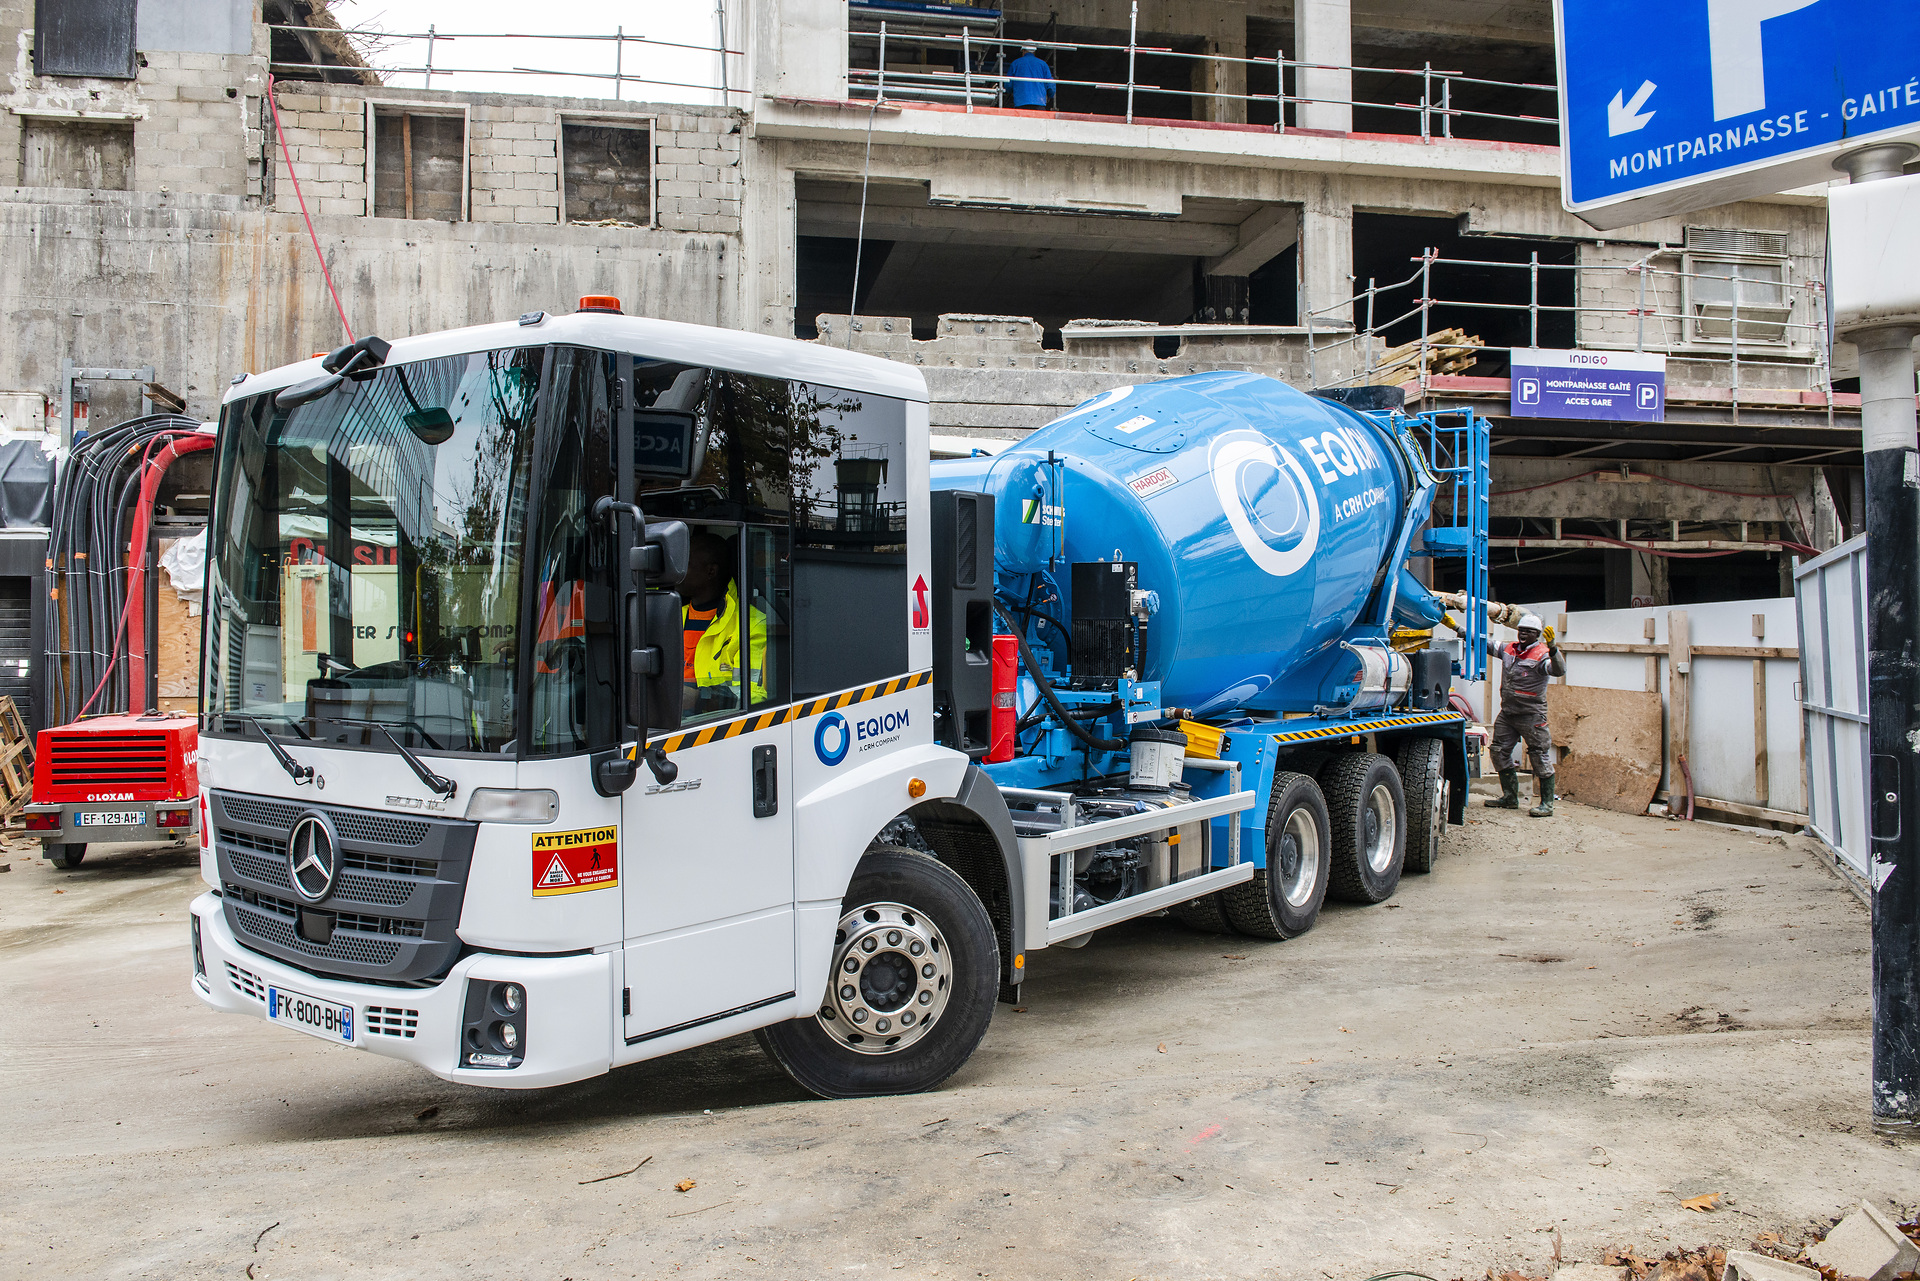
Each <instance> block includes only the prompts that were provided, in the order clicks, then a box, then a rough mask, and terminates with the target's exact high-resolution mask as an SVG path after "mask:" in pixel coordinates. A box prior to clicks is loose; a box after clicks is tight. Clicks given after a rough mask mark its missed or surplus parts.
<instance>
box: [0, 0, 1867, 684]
mask: <svg viewBox="0 0 1920 1281" xmlns="http://www.w3.org/2000/svg"><path fill="white" fill-rule="evenodd" d="M47 13H55V14H56V15H57V16H56V17H54V18H48V19H46V20H44V21H40V22H39V23H38V25H36V14H41V15H45V14H47ZM75 15H82V16H84V17H85V19H86V20H85V21H84V22H82V21H79V20H78V19H77V18H76V17H75ZM721 17H722V18H723V19H724V27H723V32H724V35H723V36H722V29H719V28H717V30H716V50H718V49H719V48H721V47H722V46H721V44H720V41H721V40H722V39H724V47H725V48H726V49H728V50H730V52H715V53H710V54H707V55H692V58H693V61H692V64H691V65H696V66H698V67H700V68H706V69H707V71H706V72H705V74H707V75H708V76H709V77H710V80H711V82H712V84H713V88H714V90H715V91H716V92H715V94H714V96H715V97H718V98H723V99H724V101H725V105H715V106H704V107H693V106H684V105H675V104H661V103H647V102H635V101H634V100H633V96H632V94H633V86H632V85H630V84H628V83H627V79H614V78H613V77H611V76H607V77H600V78H598V79H597V80H596V79H593V78H585V79H582V80H580V81H579V83H580V84H582V85H583V86H586V89H585V91H584V94H583V96H580V97H570V98H558V97H551V96H533V95H518V96H514V95H502V94H494V93H476V92H467V91H463V90H461V89H460V88H459V87H458V86H459V85H460V83H461V79H460V77H459V76H457V75H456V76H447V75H442V74H435V75H432V76H427V77H423V76H416V75H412V74H402V73H381V72H377V71H375V70H374V69H372V68H370V67H368V66H367V65H365V63H364V61H363V60H362V58H361V56H360V54H359V53H358V52H356V47H355V44H354V43H353V41H351V40H350V39H348V38H347V37H346V36H345V35H343V34H342V33H341V32H340V31H339V30H338V29H337V26H335V25H334V24H333V23H332V20H331V19H330V18H329V17H327V15H326V14H325V12H324V5H314V4H311V3H309V2H308V0H137V3H136V0H69V2H68V3H64V4H61V5H52V4H49V3H46V2H45V0H42V2H41V3H39V4H35V3H33V0H0V40H4V41H6V42H7V44H8V46H9V47H13V48H15V49H16V51H17V52H16V61H15V65H14V67H13V70H12V74H11V75H10V77H9V79H8V83H7V92H6V93H5V95H4V101H5V105H6V111H5V113H4V114H0V131H4V133H3V135H0V141H3V143H4V145H5V146H6V147H8V148H11V154H12V155H13V156H15V157H16V160H15V163H16V165H17V171H16V176H15V183H16V184H17V185H14V186H12V187H11V188H9V189H6V190H4V191H0V304H3V305H4V306H5V308H6V310H7V312H8V314H9V315H10V317H11V318H12V320H13V332H14V335H15V341H14V342H13V343H11V344H10V345H9V346H8V347H7V348H6V349H5V350H4V351H0V391H4V392H5V393H7V395H6V396H5V398H4V399H3V400H0V413H4V414H5V416H6V419H7V426H8V427H9V428H11V429H14V430H16V431H20V430H24V431H28V432H40V431H45V432H46V433H47V434H48V435H49V436H50V437H53V438H58V437H59V436H61V435H62V434H63V433H64V432H67V431H70V430H71V429H72V425H73V424H76V423H78V424H80V425H82V426H84V417H83V416H84V415H87V414H91V415H94V416H101V415H106V416H125V415H126V414H128V413H131V412H137V411H138V409H139V407H140V400H139V397H140V396H141V394H142V393H143V392H145V393H147V394H148V395H149V396H151V395H154V394H162V395H164V394H167V393H171V394H172V395H173V396H175V397H177V398H178V399H179V400H180V401H181V402H183V403H184V406H185V408H186V410H187V412H190V413H195V414H202V415H211V414H212V413H213V411H214V409H215V407H216V406H217V404H218V401H219V397H220V395H221V392H222V390H223V389H224V387H225V386H226V384H227V382H228V381H229V379H231V378H232V377H233V376H234V375H235V374H238V373H241V372H244V371H247V370H257V369H262V368H266V367H269V366H272V365H276V364H280V363H283V362H286V361H288V360H292V359H296V358H299V357H304V356H305V355H307V354H308V353H310V352H312V351H316V350H320V349H323V348H328V347H331V346H334V345H336V344H337V343H338V342H340V341H343V340H344V339H343V329H342V326H343V318H344V319H348V320H350V321H351V323H352V326H353V328H354V330H355V331H356V332H357V333H361V334H366V333H378V334H384V335H396V334H401V333H410V332H420V331H426V330H432V329H440V328H447V327H452V326H458V325H463V324H468V323H477V322H483V321H492V320H498V319H503V318H507V317H511V316H514V315H517V314H520V313H522V312H525V311H529V310H534V309H539V308H549V309H556V308H565V307H567V306H569V305H570V304H571V302H572V300H573V299H574V298H575V297H577V296H579V295H581V294H586V293H612V294H617V295H619V296H620V297H621V298H623V299H624V300H625V303H626V306H627V307H628V309H629V310H632V311H638V312H644V313H646V314H650V315H656V316H661V317H664V318H668V319H673V320H683V321H692V322H697V323H701V324H709V325H719V326H726V327H732V328H739V329H745V330H750V331H753V332H757V333H763V334H777V335H791V336H793V337H796V338H800V339H806V340H812V341H818V342H827V343H833V344H836V345H845V346H850V347H852V348H854V349H856V350H863V351H869V352H873V353H875V354H880V355H885V356H887V357H889V358H891V359H894V360H899V361H902V362H907V363H911V364H913V365H915V366H917V367H919V368H921V369H922V370H923V371H924V373H925V375H926V378H927V382H928V385H929V387H930V388H931V390H932V393H933V397H934V401H935V405H934V410H933V422H934V433H935V438H936V447H937V448H939V449H941V450H945V451H948V452H965V451H968V450H972V449H986V450H989V451H991V450H994V449H996V448H998V447H999V445H1000V443H1001V442H1005V441H1007V440H1010V439H1014V438H1017V437H1018V436H1019V435H1021V434H1022V433H1023V432H1025V431H1027V430H1030V429H1032V428H1034V427H1036V426H1039V425H1040V424H1042V423H1044V422H1046V421H1048V420H1049V419H1050V418H1052V417H1054V416H1055V415H1057V414H1058V413H1059V412H1060V411H1062V410H1063V409H1065V408H1067V407H1069V406H1071V405H1073V404H1075V403H1077V402H1079V401H1081V400H1083V399H1085V398H1086V397H1088V396H1091V395H1093V394H1096V393H1098V392H1100V391H1102V390H1105V389H1107V388H1109V387H1112V386H1114V385H1116V384H1120V383H1127V382H1140V381H1146V380H1150V379H1155V378H1160V377H1166V376H1172V375H1177V374H1184V373H1188V372H1198V371H1204V370H1212V369H1248V370H1254V371H1258V372H1261V373H1266V374H1270V375H1272V376H1274V377H1277V378H1281V379H1284V380H1286V381H1288V382H1290V383H1293V384H1294V385H1296V386H1300V387H1303V388H1310V389H1330V388H1337V387H1351V386H1356V385H1362V384H1379V383H1393V384H1399V385H1402V386H1404V387H1405V389H1406V394H1407V396H1408V399H1409V402H1410V403H1412V404H1415V405H1417V406H1419V407H1422V408H1433V407H1447V406H1457V407H1462V408H1465V407H1471V408H1473V409H1476V410H1478V411H1480V412H1483V413H1486V414H1488V415H1490V416H1491V417H1492V418H1493V421H1494V485H1493V488H1494V490H1495V498H1494V500H1493V504H1494V505H1493V524H1492V534H1493V537H1494V542H1495V545H1496V547H1497V548H1498V549H1499V550H1498V551H1497V553H1496V557H1495V564H1494V569H1493V594H1494V595H1495V596H1497V597H1501V598H1504V599H1510V600H1539V599H1560V598H1564V599H1566V600H1567V601H1568V602H1569V604H1570V606H1572V607H1574V608H1608V607H1616V606H1627V605H1629V604H1636V603H1643V604H1664V603H1669V602H1671V603H1688V602H1692V601H1701V600H1714V599H1732V598H1745V597H1753V596H1765V595H1778V594H1784V593H1785V590H1786V584H1787V582H1788V571H1789V568H1790V565H1791V561H1792V558H1793V556H1794V555H1795V554H1797V552H1796V549H1800V550H1801V551H1804V549H1805V548H1807V547H1809V546H1810V547H1816V548H1824V547H1827V546H1830V545H1832V544H1833V543H1834V542H1835V541H1836V540H1838V539H1839V538H1841V537H1843V536H1844V535H1845V534H1846V533H1847V532H1849V531H1853V530H1857V527H1858V523H1859V518H1860V510H1861V506H1862V501H1861V486H1860V479H1859V477H1860V472H1859V465H1860V453H1859V449H1860V438H1859V409H1858V396H1857V394H1854V392H1855V384H1854V383H1853V382H1852V381H1851V378H1852V370H1851V368H1850V362H1851V355H1850V353H1849V351H1848V349H1847V348H1844V347H1837V348H1830V347H1829V344H1828V342H1827V339H1826V329H1825V318H1826V306H1825V300H1824V297H1823V294H1822V291H1821V288H1820V282H1821V280H1822V277H1823V262H1824V253H1825V248H1824V227H1825V196H1824V192H1823V190H1820V189H1809V190H1804V191H1800V192H1794V193H1789V194H1786V195H1782V196H1778V197H1773V198H1769V199H1765V200H1754V201H1748V202H1743V203H1740V204H1735V205H1729V206H1725V207H1722V208H1718V209H1713V210H1709V211H1706V212H1703V213H1700V214H1697V215H1693V216H1690V217H1687V218H1676V219H1667V220H1661V221H1657V222H1652V223H1647V224H1644V225H1641V226H1636V227H1631V228H1626V229H1623V230H1620V231H1616V232H1610V233H1606V234H1601V233H1597V232H1596V231H1594V230H1593V229H1592V228H1591V227H1589V226H1587V225H1586V224H1584V223H1582V222H1580V221H1579V220H1578V219H1576V218H1574V217H1573V216H1572V215H1570V214H1568V213H1566V212H1565V211H1564V210H1563V209H1562V208H1561V205H1560V200H1559V192H1558V183H1559V172H1560V156H1559V149H1558V146H1557V137H1558V125H1557V111H1558V105H1557V104H1558V99H1557V91H1556V90H1555V88H1554V81H1555V62H1554V49H1553V32H1552V22H1551V4H1550V3H1549V2H1548V0H1396V2H1395V3H1391V4H1389V3H1386V2H1385V0H1255V2H1252V3H1233V2H1231V0H1140V2H1138V3H1135V0H1056V2H1055V3H1050V4H1048V5H1037V6H1024V7H1023V6H1022V5H1020V4H1017V3H1010V4H1008V6H1007V7H1005V8H1001V9H992V8H986V7H983V6H978V5H961V4H915V3H909V2H907V0H753V2H752V3H751V4H741V3H739V0H736V5H735V7H733V8H730V9H727V10H725V11H724V12H723V14H722V15H721ZM449 21H452V17H451V15H450V17H449ZM1029 44H1031V45H1032V46H1033V47H1034V53H1033V56H1035V57H1037V58H1038V59H1039V60H1040V61H1041V62H1043V63H1045V64H1046V67H1047V70H1046V73H1045V77H1046V78H1045V80H1044V81H1042V80H1040V79H1038V78H1037V77H1035V76H1034V75H1033V74H1032V73H1031V68H1030V67H1029V71H1028V74H1027V75H1026V76H1025V78H1024V79H1022V80H1016V79H1015V78H1013V76H1012V75H1011V72H1012V70H1013V69H1012V63H1013V61H1014V60H1015V59H1017V58H1018V57H1020V56H1021V54H1022V52H1023V46H1025V45H1029ZM509 61H511V59H510V58H503V59H502V63H503V64H504V63H506V62H509ZM632 79H636V80H637V77H632ZM425 84H437V85H443V86H444V85H448V84H451V85H452V86H453V87H451V88H445V87H436V88H427V87H420V86H424V85H425ZM1036 86H1038V89H1037V90H1036ZM643 91H644V87H643ZM1036 91H1038V92H1039V93H1040V95H1041V97H1042V98H1043V99H1044V101H1042V102H1041V103H1040V104H1039V105H1027V106H1016V105H1014V103H1015V101H1016V100H1019V101H1023V102H1030V100H1031V99H1032V98H1033V96H1034V94H1035V93H1036ZM586 94H590V95H592V96H585V95H586ZM296 180H297V181H296ZM303 204H304V212H305V215H306V216H307V217H310V219H311V227H312V234H311V237H310V235H309V231H308V225H307V222H306V221H305V218H303ZM316 248H317V249H318V251H319V258H316ZM322 258H323V259H324V261H325V263H326V265H327V268H328V271H327V272H326V273H323V272H322V271H321V270H320V259H322ZM1534 347H1538V348H1553V349H1574V350H1591V351H1636V352H1647V353H1654V354H1658V355H1662V356H1664V357H1665V358H1666V360H1667V398H1666V410H1665V413H1664V416H1663V419H1662V420H1661V421H1657V422H1635V423H1619V422H1603V421H1601V422H1597V421H1575V420H1565V421H1563V420H1556V419H1544V418H1522V417H1514V416H1511V415H1510V413H1509V394H1510V391H1509V372H1510V355H1511V352H1512V351H1513V350H1514V349H1517V348H1534ZM148 370H150V371H151V372H150V373H146V374H145V376H144V378H141V377H134V376H133V375H139V374H141V373H143V372H144V371H148ZM107 374H121V375H129V377H125V378H109V377H106V376H105V375H107ZM147 383H151V384H154V385H156V390H155V391H148V389H147V388H146V386H145V385H144V384H147ZM36 418H37V420H36ZM13 532H14V533H15V535H16V541H18V540H19V539H26V540H28V542H29V543H30V540H31V538H32V534H33V531H32V530H31V528H26V529H20V530H16V531H13ZM15 559H17V560H19V561H20V562H21V564H20V565H17V566H16V565H12V564H11V562H9V563H8V564H7V565H0V571H5V572H7V573H15V572H17V573H20V574H25V573H26V572H27V569H26V568H22V566H28V565H29V563H30V562H31V560H32V555H31V554H30V548H29V551H28V552H26V553H23V554H22V555H21V556H20V557H16V558H15ZM0 594H4V593H0ZM23 640H24V638H23ZM0 648H4V645H0ZM5 657H6V655H5V654H0V659H4V658H5Z"/></svg>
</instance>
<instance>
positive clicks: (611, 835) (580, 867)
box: [533, 827, 620, 898]
mask: <svg viewBox="0 0 1920 1281" xmlns="http://www.w3.org/2000/svg"><path fill="white" fill-rule="evenodd" d="M619 883H620V829H619V828H616V827H585V828H581V829H580V830H579V831H577V832H536V833H534V837H533V894H534V897H535V898H540V897H542V896H544V895H548V894H577V893H579V892H580V891H581V890H604V889H606V888H608V887H609V886H613V885H618V884H619Z"/></svg>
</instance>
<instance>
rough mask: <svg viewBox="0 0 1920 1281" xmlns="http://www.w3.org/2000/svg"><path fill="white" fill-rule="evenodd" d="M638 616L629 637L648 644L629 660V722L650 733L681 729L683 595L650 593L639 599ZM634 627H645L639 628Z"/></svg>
mask: <svg viewBox="0 0 1920 1281" xmlns="http://www.w3.org/2000/svg"><path fill="white" fill-rule="evenodd" d="M634 605H635V606H636V607H637V608H636V612H641V611H644V614H643V617H641V618H636V619H633V620H632V622H631V623H630V624H629V626H628V628H627V634H628V635H629V636H630V637H633V638H634V639H636V640H637V639H639V638H641V637H645V638H646V642H647V643H646V644H644V645H640V646H637V647H636V648H634V649H633V650H632V651H631V653H630V654H629V655H628V658H627V671H628V680H627V720H628V722H629V723H631V724H633V725H635V726H638V727H640V728H641V729H643V730H645V731H647V732H649V733H657V732H660V731H669V732H670V731H672V730H676V729H679V728H680V717H681V706H680V700H681V687H682V683H683V682H682V680H681V676H682V670H681V660H680V646H679V645H678V644H677V643H669V642H677V641H678V638H679V636H680V626H681V623H680V594H679V593H678V592H648V593H647V594H646V595H645V596H642V597H635V598H634ZM633 624H641V625H640V626H635V625H633Z"/></svg>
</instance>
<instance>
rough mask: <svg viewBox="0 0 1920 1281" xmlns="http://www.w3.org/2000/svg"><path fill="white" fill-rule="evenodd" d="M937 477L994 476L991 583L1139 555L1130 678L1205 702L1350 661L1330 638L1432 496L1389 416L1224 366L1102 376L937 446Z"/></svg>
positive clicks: (1020, 585)
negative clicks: (1005, 428)
mask: <svg viewBox="0 0 1920 1281" xmlns="http://www.w3.org/2000/svg"><path fill="white" fill-rule="evenodd" d="M933 485H934V487H935V488H937V489H947V488H958V489H970V490H981V491H984V492H988V493H991V494H993V495H994V498H995V516H994V519H995V526H996V528H995V539H994V544H995V559H996V565H995V568H996V578H997V583H998V587H999V590H1000V592H1001V594H1002V595H1003V596H1009V597H1012V598H1014V599H1020V598H1022V597H1023V596H1024V594H1025V592H1026V591H1027V589H1028V587H1029V585H1030V584H1031V583H1032V581H1033V580H1032V579H1031V578H1029V577H1027V576H1028V575H1033V574H1045V575H1046V576H1047V581H1049V582H1050V583H1052V584H1053V585H1054V587H1055V588H1056V590H1057V591H1058V592H1059V594H1060V595H1062V596H1065V595H1066V594H1067V592H1068V591H1069V589H1070V581H1071V572H1070V570H1069V568H1068V567H1069V566H1070V565H1071V564H1073V563H1074V562H1076V561H1097V560H1115V559H1119V560H1127V561H1136V562H1138V564H1139V570H1140V579H1139V585H1140V587H1141V588H1142V589H1144V590H1148V591H1152V592H1154V593H1156V594H1157V595H1158V597H1159V607H1158V611H1157V612H1156V613H1155V614H1154V615H1153V617H1152V619H1151V623H1150V626H1149V629H1148V639H1147V644H1146V652H1145V656H1144V662H1143V667H1142V670H1141V679H1143V680H1149V681H1159V682H1160V684H1161V688H1160V699H1161V704H1162V705H1163V706H1168V707H1188V708H1193V709H1195V710H1196V711H1198V712H1200V713H1202V714H1205V713H1208V712H1218V711H1225V710H1227V709H1230V708H1250V709H1262V708H1266V709H1273V710H1292V709H1295V708H1299V707H1302V706H1311V705H1312V704H1313V703H1314V701H1316V700H1317V699H1321V698H1324V697H1326V696H1327V689H1328V688H1329V686H1330V683H1331V684H1338V683H1339V682H1340V679H1341V674H1342V673H1344V672H1348V671H1350V670H1351V669H1354V668H1355V667H1356V666H1357V663H1356V660H1355V659H1354V658H1353V657H1352V656H1350V655H1346V654H1341V653H1338V652H1337V646H1338V644H1339V642H1340V640H1341V639H1342V638H1343V637H1344V636H1346V634H1347V633H1348V630H1349V629H1350V628H1351V627H1352V626H1353V625H1354V623H1355V621H1356V620H1357V619H1358V618H1359V616H1360V613H1361V610H1362V609H1363V607H1365V605H1366V604H1367V601H1368V598H1369V597H1370V596H1371V595H1372V593H1373V590H1374V586H1375V583H1376V580H1377V579H1380V577H1381V576H1380V571H1381V570H1382V568H1383V567H1387V560H1388V557H1389V556H1390V555H1392V554H1393V552H1394V551H1395V549H1396V547H1397V546H1398V540H1399V537H1400V533H1401V530H1402V529H1403V528H1404V527H1405V526H1406V524H1407V523H1408V522H1409V521H1411V522H1412V523H1414V524H1416V525H1417V524H1418V523H1419V522H1421V521H1423V520H1424V519H1425V517H1426V508H1427V506H1428V504H1429V503H1430V502H1431V500H1432V482H1431V478H1430V476H1429V475H1428V474H1427V472H1426V469H1425V467H1424V464H1422V463H1420V462H1419V461H1418V458H1417V454H1415V455H1412V456H1410V450H1409V448H1407V447H1403V445H1402V443H1401V439H1400V438H1399V437H1398V436H1397V435H1396V433H1395V432H1394V431H1392V430H1391V429H1389V428H1386V427H1384V426H1382V425H1380V424H1379V423H1377V422H1375V421H1373V420H1371V419H1368V418H1366V417H1364V416H1362V415H1360V414H1357V413H1355V412H1353V411H1351V410H1349V409H1347V408H1345V407H1344V406H1341V405H1338V404H1335V403H1333V402H1330V401H1326V400H1322V399H1317V398H1315V397H1311V396H1308V395H1305V394H1303V393H1302V392H1299V391H1296V390H1294V389H1293V388H1291V387H1288V386H1286V385H1285V384H1284V383H1280V382H1276V381H1274V380H1273V379H1271V378H1266V377H1262V376H1260V375H1257V374H1248V373H1235V372H1219V373H1207V374H1195V375H1192V376H1189V377H1185V378H1173V379H1168V380H1165V381H1162V382H1155V383H1147V384H1143V385H1139V386H1132V387H1117V388H1114V389H1113V390H1112V391H1108V392H1106V393H1103V394H1102V395H1099V396H1096V397H1094V398H1093V399H1092V400H1089V401H1087V402H1085V403H1084V404H1081V405H1079V406H1077V407H1076V408H1075V409H1074V410H1073V411H1072V412H1070V413H1068V414H1066V415H1064V416H1063V417H1060V418H1057V419H1055V420H1054V421H1053V422H1051V423H1049V424H1047V425H1046V426H1045V427H1042V428H1041V429H1039V430H1038V431H1035V432H1034V433H1032V434H1031V435H1029V436H1028V437H1027V438H1026V439H1024V440H1023V441H1021V442H1020V443H1019V444H1018V445H1016V446H1014V447H1013V448H1011V449H1008V450H1006V451H1005V452H1004V453H1001V454H1000V455H998V456H997V457H994V458H991V459H988V458H973V459H964V460H957V461H954V462H937V463H935V464H934V467H933ZM1391 568H1392V569H1393V571H1394V573H1393V574H1392V575H1390V576H1389V579H1390V581H1391V582H1393V583H1394V584H1396V585H1404V584H1405V583H1407V582H1409V581H1410V580H1409V579H1407V578H1405V577H1403V576H1402V575H1400V573H1399V566H1398V565H1395V566H1392V567H1391ZM1340 660H1344V661H1340Z"/></svg>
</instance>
